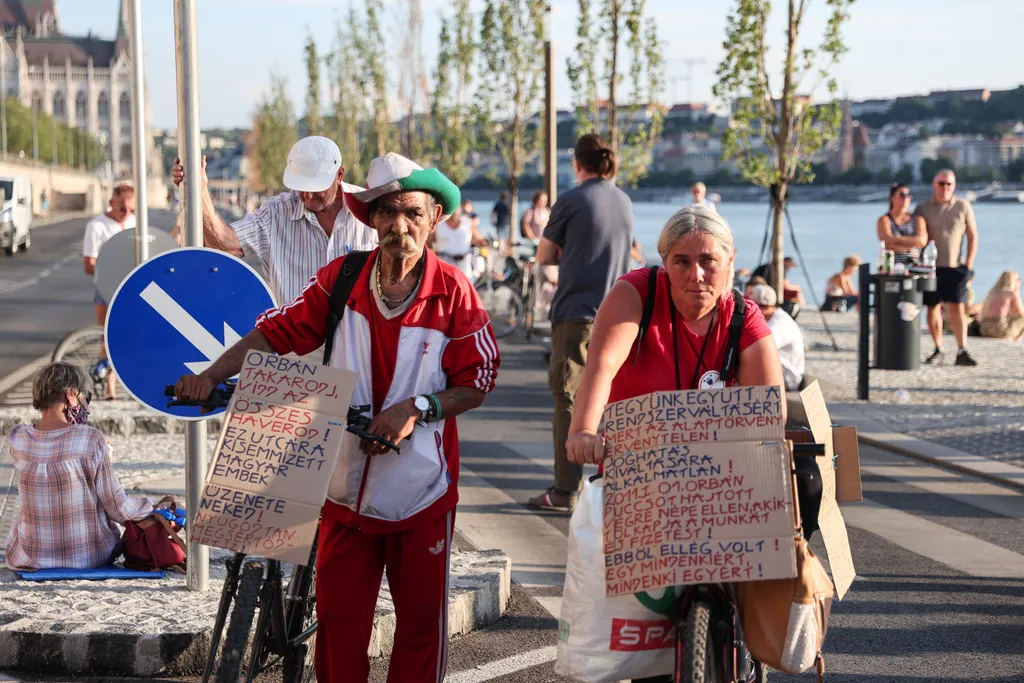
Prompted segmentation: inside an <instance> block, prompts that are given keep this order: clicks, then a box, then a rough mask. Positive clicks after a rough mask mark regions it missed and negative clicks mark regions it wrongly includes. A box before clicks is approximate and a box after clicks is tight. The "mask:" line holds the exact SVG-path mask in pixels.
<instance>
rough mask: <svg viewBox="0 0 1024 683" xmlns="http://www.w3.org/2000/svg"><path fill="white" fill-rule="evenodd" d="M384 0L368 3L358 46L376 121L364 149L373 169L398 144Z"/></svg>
mask: <svg viewBox="0 0 1024 683" xmlns="http://www.w3.org/2000/svg"><path fill="white" fill-rule="evenodd" d="M383 13H384V1H383V0H366V23H365V24H363V26H362V27H361V34H362V35H361V36H356V38H357V40H356V42H355V44H356V46H357V47H358V49H359V53H360V54H361V55H362V58H363V62H362V66H363V78H364V80H363V81H362V83H363V93H364V95H365V96H366V97H367V98H368V100H369V104H370V112H371V115H372V119H371V122H370V124H371V125H370V134H369V137H368V138H367V140H366V141H365V144H363V145H362V147H363V163H364V165H366V166H369V164H370V160H371V159H373V158H374V157H381V156H384V155H385V154H387V153H388V152H393V151H394V148H395V145H396V143H397V140H398V131H397V130H396V129H395V124H394V119H393V117H392V111H391V101H390V99H389V98H388V67H387V63H386V62H385V61H384V55H387V54H389V53H390V51H389V49H388V41H387V40H385V38H384V32H383V30H382V29H381V15H382V14H383Z"/></svg>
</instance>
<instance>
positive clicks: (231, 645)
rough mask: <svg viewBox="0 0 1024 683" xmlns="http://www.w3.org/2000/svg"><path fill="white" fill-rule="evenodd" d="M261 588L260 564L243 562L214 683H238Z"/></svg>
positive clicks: (261, 572)
mask: <svg viewBox="0 0 1024 683" xmlns="http://www.w3.org/2000/svg"><path fill="white" fill-rule="evenodd" d="M262 585H263V563H262V562H247V563H246V564H245V568H244V569H243V570H242V578H241V579H239V581H238V594H237V595H236V596H235V609H234V611H233V612H232V613H231V623H230V624H228V632H227V635H226V636H225V637H224V649H223V650H222V651H221V655H220V668H218V669H217V683H238V678H239V676H241V674H242V663H243V662H244V661H245V651H246V649H247V646H248V644H249V634H250V632H251V631H252V620H253V618H255V616H256V601H257V599H258V598H259V594H260V587H261V586H262Z"/></svg>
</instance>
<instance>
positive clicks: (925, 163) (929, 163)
mask: <svg viewBox="0 0 1024 683" xmlns="http://www.w3.org/2000/svg"><path fill="white" fill-rule="evenodd" d="M944 168H948V169H949V170H951V171H954V172H956V168H955V167H954V166H953V160H952V159H949V158H948V157H939V158H937V159H921V180H922V181H924V182H926V183H929V184H930V183H931V182H932V179H933V178H934V177H935V174H936V173H938V172H939V171H941V170H942V169H944Z"/></svg>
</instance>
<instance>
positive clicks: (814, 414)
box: [800, 382, 860, 600]
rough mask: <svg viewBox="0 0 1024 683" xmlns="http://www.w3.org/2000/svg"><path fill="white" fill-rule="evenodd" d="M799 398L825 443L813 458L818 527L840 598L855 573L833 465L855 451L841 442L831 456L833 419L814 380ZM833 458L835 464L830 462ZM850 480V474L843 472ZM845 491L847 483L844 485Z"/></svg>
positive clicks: (818, 439) (817, 437) (816, 437)
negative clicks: (817, 488)
mask: <svg viewBox="0 0 1024 683" xmlns="http://www.w3.org/2000/svg"><path fill="white" fill-rule="evenodd" d="M800 399H801V400H802V401H803V404H804V410H805V411H806V412H807V424H808V425H809V426H810V428H811V433H812V434H813V435H814V440H815V441H816V442H818V443H824V444H825V457H823V458H815V461H816V462H817V465H818V471H819V472H820V473H821V486H822V494H821V508H820V509H819V511H818V529H819V530H820V531H821V538H822V540H824V542H825V552H826V554H827V555H828V564H829V569H830V570H831V573H832V581H833V582H834V583H835V585H836V597H837V598H839V599H840V600H842V599H843V597H844V596H845V595H846V593H847V591H848V590H849V589H850V586H851V585H852V584H853V579H854V578H855V577H856V576H857V570H856V569H855V568H854V566H853V554H852V552H851V550H850V539H849V536H848V535H847V532H846V521H845V520H844V519H843V513H842V512H841V511H840V510H839V502H838V500H837V495H836V493H837V475H836V468H837V467H838V463H839V461H840V460H843V459H844V458H847V463H846V464H845V466H849V464H850V463H853V461H854V458H853V457H851V456H850V454H851V453H854V452H856V449H855V448H851V447H850V446H849V444H848V443H844V451H846V453H845V454H844V453H840V457H839V458H833V455H834V454H835V452H836V451H835V445H834V438H833V427H832V420H831V418H829V415H828V408H826V407H825V399H824V397H823V396H822V395H821V387H820V386H818V383H817V382H815V383H814V384H812V385H811V386H809V387H807V388H806V389H804V390H803V391H801V392H800ZM843 438H844V441H848V438H849V437H848V433H846V432H844V434H843ZM833 460H834V461H835V463H836V464H833ZM859 462H860V461H859V458H858V459H857V461H856V468H857V474H856V480H857V482H859V481H860V464H859ZM844 476H845V477H846V479H847V481H849V479H851V478H852V477H853V475H852V474H850V473H847V474H845V475H844ZM844 486H845V487H846V489H847V491H846V493H847V494H851V492H850V491H849V488H850V486H849V485H848V484H844Z"/></svg>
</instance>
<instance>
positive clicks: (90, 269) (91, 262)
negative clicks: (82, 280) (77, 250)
mask: <svg viewBox="0 0 1024 683" xmlns="http://www.w3.org/2000/svg"><path fill="white" fill-rule="evenodd" d="M83 258H84V261H85V262H84V263H83V264H82V266H83V268H84V269H85V274H86V275H92V274H94V273H95V272H96V259H95V258H93V257H92V256H85V257H83Z"/></svg>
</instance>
